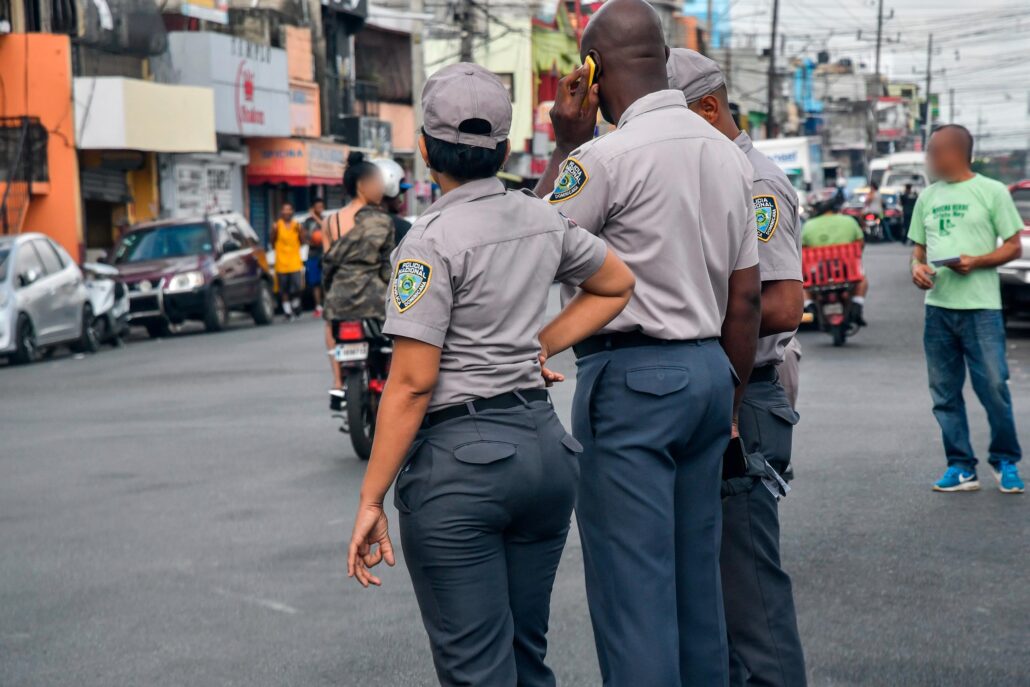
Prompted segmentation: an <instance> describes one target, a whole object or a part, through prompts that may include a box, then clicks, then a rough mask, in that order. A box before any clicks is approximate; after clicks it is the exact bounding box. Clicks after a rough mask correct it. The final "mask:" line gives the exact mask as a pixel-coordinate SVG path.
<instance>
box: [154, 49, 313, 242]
mask: <svg viewBox="0 0 1030 687" xmlns="http://www.w3.org/2000/svg"><path fill="white" fill-rule="evenodd" d="M155 73H156V74H157V76H158V78H160V79H162V80H164V81H170V82H175V83H180V84H190V85H194V86H203V87H206V88H209V89H211V91H212V92H213V93H214V110H215V130H216V131H217V133H218V148H217V151H216V152H217V154H215V155H202V156H198V155H192V156H168V157H167V158H163V159H162V162H161V189H162V200H163V203H164V206H165V210H166V211H167V212H169V213H171V214H176V215H189V214H198V213H203V212H208V211H211V210H215V209H217V210H233V211H236V212H243V213H245V214H247V215H248V216H250V218H251V223H252V224H253V225H254V228H255V229H257V231H258V232H259V233H263V234H264V233H267V231H268V228H267V226H266V225H267V210H266V209H265V208H266V206H267V205H268V203H269V200H268V198H267V193H264V189H261V188H259V189H258V194H257V197H251V198H248V190H247V181H246V174H247V165H248V164H251V163H252V162H253V161H254V159H255V155H254V152H253V149H254V148H255V146H257V147H261V146H262V145H263V144H264V142H266V141H269V140H272V141H278V140H282V137H286V136H290V135H291V134H292V133H293V132H294V131H295V130H301V129H302V130H304V131H309V130H310V131H317V129H316V128H314V127H316V126H317V124H318V119H317V112H318V91H317V88H316V89H315V92H314V93H312V92H311V90H310V89H309V88H306V86H307V84H304V83H297V84H295V87H294V88H291V83H290V78H289V74H288V71H287V59H286V51H285V50H282V49H279V48H271V47H268V46H264V45H258V44H256V43H252V42H250V41H247V40H244V39H242V38H236V37H233V36H228V35H224V34H220V33H209V32H203V31H201V32H172V33H170V34H168V53H167V55H166V57H165V58H164V59H162V60H160V61H157V64H156V65H155ZM312 114H314V119H312ZM255 209H257V211H258V212H257V214H256V215H255V214H254V210H255Z"/></svg>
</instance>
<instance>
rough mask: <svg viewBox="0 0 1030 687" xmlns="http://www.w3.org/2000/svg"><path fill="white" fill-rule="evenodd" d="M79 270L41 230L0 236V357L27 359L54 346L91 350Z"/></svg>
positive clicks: (91, 336)
mask: <svg viewBox="0 0 1030 687" xmlns="http://www.w3.org/2000/svg"><path fill="white" fill-rule="evenodd" d="M93 319H94V318H93V312H92V309H91V306H90V304H89V300H88V297H87V292H86V286H85V283H84V281H83V277H82V272H81V271H80V270H79V267H78V265H76V264H75V261H74V260H72V258H71V256H70V255H68V253H67V252H65V250H64V249H63V248H61V246H59V245H57V244H56V243H54V241H52V240H51V239H50V238H48V237H47V236H44V235H43V234H36V233H27V234H19V235H17V236H3V237H0V356H6V357H8V358H9V359H10V360H11V361H13V362H15V363H30V362H32V361H33V360H35V359H36V357H37V356H38V355H39V353H40V352H41V351H46V350H49V349H51V348H52V347H54V346H57V345H60V344H70V345H71V346H72V347H73V348H74V349H76V350H84V351H95V350H96V349H97V347H98V345H99V342H98V341H97V336H96V331H95V329H94V328H93V327H92V326H91V325H92V323H93Z"/></svg>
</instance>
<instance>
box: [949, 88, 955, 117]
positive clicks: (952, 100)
mask: <svg viewBox="0 0 1030 687" xmlns="http://www.w3.org/2000/svg"><path fill="white" fill-rule="evenodd" d="M948 118H949V121H950V122H951V123H952V124H954V123H955V89H954V88H949V89H948Z"/></svg>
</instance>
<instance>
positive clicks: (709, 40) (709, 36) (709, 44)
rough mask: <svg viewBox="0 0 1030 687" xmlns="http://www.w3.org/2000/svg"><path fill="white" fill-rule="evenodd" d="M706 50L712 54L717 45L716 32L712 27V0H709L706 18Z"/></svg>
mask: <svg viewBox="0 0 1030 687" xmlns="http://www.w3.org/2000/svg"><path fill="white" fill-rule="evenodd" d="M705 31H706V32H707V33H706V36H705V52H707V53H708V54H709V55H711V54H712V48H713V47H714V46H715V34H714V33H713V29H712V0H708V14H707V16H706V19H705Z"/></svg>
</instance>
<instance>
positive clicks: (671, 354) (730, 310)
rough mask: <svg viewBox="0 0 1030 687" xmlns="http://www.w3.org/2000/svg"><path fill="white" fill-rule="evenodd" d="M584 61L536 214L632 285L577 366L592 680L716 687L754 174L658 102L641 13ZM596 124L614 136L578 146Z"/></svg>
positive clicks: (682, 111) (662, 83) (648, 20)
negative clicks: (572, 235)
mask: <svg viewBox="0 0 1030 687" xmlns="http://www.w3.org/2000/svg"><path fill="white" fill-rule="evenodd" d="M582 55H583V56H584V58H585V57H586V56H587V55H590V56H591V58H593V59H594V61H595V62H596V64H597V67H598V68H597V72H596V73H597V75H598V76H597V84H596V85H595V86H593V87H592V88H590V89H589V91H588V87H587V85H586V83H585V76H586V74H585V70H583V69H580V70H577V71H576V72H574V73H573V74H572V75H571V77H566V79H564V80H563V81H562V83H561V85H560V87H559V94H558V97H557V99H556V105H555V108H554V110H553V111H552V120H553V122H554V127H555V135H556V138H557V143H558V148H557V152H556V155H555V156H554V157H553V158H552V166H551V168H550V172H551V174H550V175H549V176H550V178H551V179H555V177H557V181H556V183H555V184H554V186H553V189H552V190H551V193H550V199H551V202H552V203H554V204H555V206H557V207H558V208H560V209H561V210H562V212H564V213H565V214H567V215H568V216H569V217H570V218H571V219H573V220H574V221H576V222H577V223H578V224H579V225H580V226H582V227H583V228H585V229H587V230H588V231H590V232H592V233H595V234H597V235H599V236H600V237H601V238H603V239H604V240H605V242H607V244H608V245H609V246H610V247H611V248H612V249H613V250H614V251H615V252H616V254H618V255H619V256H620V257H622V258H623V259H624V260H625V261H626V263H627V264H628V265H629V266H630V268H631V269H632V270H633V271H634V274H635V275H636V277H637V288H636V291H635V294H634V297H633V299H632V300H631V301H630V304H629V305H628V306H627V308H626V310H625V311H624V312H623V313H622V314H621V315H620V316H619V317H618V318H616V319H615V320H614V321H613V322H612V323H611V324H610V325H609V326H608V327H606V328H605V329H604V330H603V332H602V333H601V334H600V335H598V336H595V337H592V338H590V339H588V340H587V341H585V342H584V343H583V344H581V345H580V346H577V347H576V349H575V350H576V355H577V357H578V363H577V364H578V368H579V372H578V385H577V389H576V395H575V400H574V402H573V432H574V434H575V436H576V437H577V438H578V439H579V440H580V441H581V442H582V443H583V445H584V446H585V451H584V459H583V466H584V469H583V471H582V476H581V479H580V494H579V501H578V502H577V506H576V513H577V523H578V524H579V528H580V535H581V540H582V543H583V556H584V564H585V573H586V588H587V597H588V601H589V606H590V617H591V620H592V622H593V627H594V637H595V642H596V645H597V652H598V659H599V662H600V667H601V674H602V678H603V680H604V684H605V685H614V686H617V687H625V686H627V685H647V686H649V687H650V686H652V685H655V686H661V687H671V686H674V685H698V686H700V685H704V686H706V687H708V686H712V685H715V686H718V685H722V684H724V683H725V682H726V679H727V671H728V667H727V666H728V656H727V651H726V632H725V625H724V621H723V610H722V600H721V592H720V582H719V560H718V551H719V541H720V522H721V516H722V510H721V507H720V499H719V484H720V474H721V473H720V465H721V457H722V454H723V451H724V450H725V448H726V445H727V443H728V441H729V439H730V431H731V425H732V419H733V409H734V367H735V368H736V371H737V373H738V374H740V375H741V376H742V377H743V378H745V379H746V378H747V375H748V374H749V373H750V371H751V366H752V363H753V361H754V354H755V346H756V341H757V335H758V321H759V309H758V306H759V303H758V298H759V290H760V285H759V279H758V268H757V262H758V256H757V246H756V244H757V241H756V238H755V217H754V212H753V210H752V203H751V191H750V185H751V181H750V179H751V169H750V166H749V165H748V164H747V160H746V159H745V158H744V155H743V153H741V152H740V150H738V149H737V148H736V146H734V145H733V144H732V142H730V141H728V140H726V139H725V138H724V137H723V136H721V135H720V134H719V133H718V132H717V131H715V130H713V129H712V128H711V127H709V126H708V125H707V124H706V123H705V122H704V121H703V120H701V119H700V118H699V117H697V116H696V115H694V114H693V113H691V112H690V110H688V109H687V104H686V101H685V100H684V98H683V94H682V93H680V92H678V91H675V90H670V89H669V86H668V79H667V77H666V67H665V63H666V58H667V49H666V47H665V44H664V39H663V34H662V28H661V24H660V22H659V20H658V16H657V15H656V14H655V12H654V10H653V9H652V8H651V7H650V6H649V5H648V4H647V3H645V2H643V1H642V0H610V1H609V2H607V3H605V4H604V5H602V6H601V9H600V10H599V11H598V12H597V13H595V14H594V15H593V16H592V17H591V20H590V23H589V24H588V25H587V28H586V31H585V33H584V34H583V42H582ZM584 101H585V105H584ZM598 107H600V110H601V112H602V113H603V115H604V117H605V119H607V120H608V121H610V122H613V123H617V124H618V128H617V129H616V130H615V131H614V132H612V133H611V134H608V135H607V136H603V137H601V138H598V139H595V140H592V141H591V140H589V139H590V137H591V135H592V133H593V125H594V118H595V117H596V109H597V108H598ZM577 146H578V147H577ZM566 155H567V158H566V157H565V156H566ZM559 167H560V174H559V173H557V172H558V169H559ZM546 183H547V182H546V180H545V181H544V182H543V184H546ZM540 189H541V187H540V186H538V190H540ZM574 293H575V291H574V290H572V289H568V288H566V289H563V296H564V298H565V299H568V298H569V297H571V296H572V295H573V294H574ZM720 336H721V337H722V344H723V345H722V346H720V341H719V338H720ZM724 349H725V350H724ZM727 353H728V354H729V356H728V357H727ZM731 361H732V365H731Z"/></svg>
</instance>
